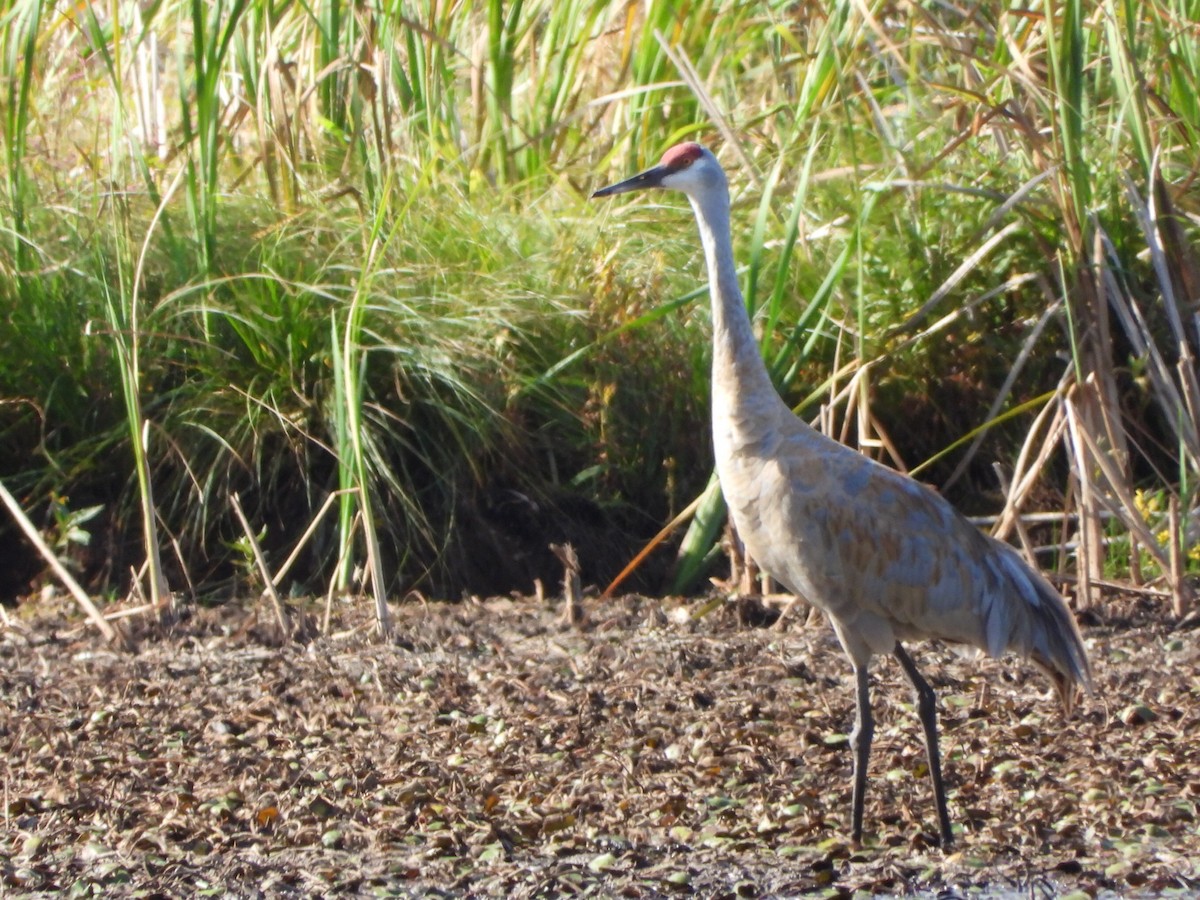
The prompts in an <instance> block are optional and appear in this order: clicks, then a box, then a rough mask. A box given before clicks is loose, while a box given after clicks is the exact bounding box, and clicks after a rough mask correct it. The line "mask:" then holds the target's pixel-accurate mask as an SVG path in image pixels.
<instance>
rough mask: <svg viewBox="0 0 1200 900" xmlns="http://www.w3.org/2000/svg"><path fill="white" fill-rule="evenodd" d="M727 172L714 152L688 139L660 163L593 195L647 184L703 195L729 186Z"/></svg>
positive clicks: (647, 186) (603, 194) (631, 189)
mask: <svg viewBox="0 0 1200 900" xmlns="http://www.w3.org/2000/svg"><path fill="white" fill-rule="evenodd" d="M725 183H726V182H725V172H724V171H723V170H722V169H721V164H720V163H719V162H717V158H716V157H715V156H713V155H712V152H711V151H710V150H708V149H707V148H705V147H701V146H700V145H699V144H696V143H693V142H691V141H688V142H687V143H684V144H676V145H675V146H674V147H672V148H671V149H670V150H668V151H667V152H666V153H664V154H663V156H662V159H661V160H659V163H658V165H657V166H655V167H654V168H653V169H647V170H646V171H645V172H642V173H641V174H640V175H634V176H633V177H632V178H627V179H626V180H625V181H622V182H619V183H617V184H613V185H609V186H608V187H606V188H601V189H600V190H598V191H596V192H595V193H594V194H592V196H593V197H608V196H611V195H612V194H624V193H626V192H628V191H641V190H645V189H647V188H667V189H668V190H674V191H683V192H684V193H685V194H687V195H688V196H689V197H699V196H701V195H703V194H706V193H708V192H709V191H712V190H716V189H718V188H722V187H725Z"/></svg>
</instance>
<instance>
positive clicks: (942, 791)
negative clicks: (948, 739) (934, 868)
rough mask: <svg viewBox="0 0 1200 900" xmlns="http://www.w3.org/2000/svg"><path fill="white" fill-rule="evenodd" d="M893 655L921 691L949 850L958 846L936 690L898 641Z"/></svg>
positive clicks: (919, 706)
mask: <svg viewBox="0 0 1200 900" xmlns="http://www.w3.org/2000/svg"><path fill="white" fill-rule="evenodd" d="M892 654H893V655H894V656H895V657H896V661H897V662H899V663H900V668H902V669H903V670H904V674H905V675H906V676H908V680H909V682H910V683H911V684H912V686H913V690H915V691H916V692H917V715H919V716H920V717H921V725H922V727H923V728H924V729H925V755H926V757H927V758H928V759H929V777H930V778H932V779H933V800H934V802H935V803H936V804H937V814H938V825H939V827H940V828H941V830H942V846H943V847H949V846H950V845H951V844H953V843H954V835H953V833H952V832H951V831H950V814H949V813H948V812H947V811H946V787H945V785H944V784H942V758H941V754H940V753H939V752H938V733H937V698H936V697H935V696H934V693H933V688H931V687H930V686H929V682H927V681H926V680H925V679H924V678H922V677H921V673H920V672H918V671H917V667H916V665H914V664H913V661H912V658H911V657H910V656H909V655H908V654H907V653H905V652H904V648H903V647H901V646H900V642H899V641H897V642H896V649H895V650H893V651H892Z"/></svg>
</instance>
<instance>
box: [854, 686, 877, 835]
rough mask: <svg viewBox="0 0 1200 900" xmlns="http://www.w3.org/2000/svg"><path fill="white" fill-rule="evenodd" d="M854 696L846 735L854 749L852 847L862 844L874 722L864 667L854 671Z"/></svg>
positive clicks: (869, 688) (869, 690)
mask: <svg viewBox="0 0 1200 900" xmlns="http://www.w3.org/2000/svg"><path fill="white" fill-rule="evenodd" d="M854 678H855V683H856V685H857V692H856V694H855V704H854V731H853V732H851V734H850V746H851V747H852V748H853V749H854V793H853V798H852V799H853V803H854V808H853V810H852V812H851V816H850V836H851V837H852V838H853V839H854V842H855V843H860V842H861V841H862V827H863V800H864V797H865V795H866V793H867V760H868V759H870V757H871V738H872V737H873V736H874V734H875V722H874V720H873V719H872V718H871V682H870V678H869V676H868V675H867V667H866V666H862V667H860V668H856V669H855V670H854Z"/></svg>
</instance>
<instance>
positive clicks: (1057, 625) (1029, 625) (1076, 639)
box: [988, 544, 1092, 715]
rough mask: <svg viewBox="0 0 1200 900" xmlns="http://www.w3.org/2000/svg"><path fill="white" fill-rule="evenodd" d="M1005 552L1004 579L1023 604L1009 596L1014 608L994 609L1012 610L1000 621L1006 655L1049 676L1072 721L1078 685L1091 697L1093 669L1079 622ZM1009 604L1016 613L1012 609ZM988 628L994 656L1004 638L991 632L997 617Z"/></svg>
mask: <svg viewBox="0 0 1200 900" xmlns="http://www.w3.org/2000/svg"><path fill="white" fill-rule="evenodd" d="M1001 546H1002V547H1003V551H1004V552H1003V553H1002V554H1001V558H1000V559H1001V564H1002V566H1003V569H1004V573H1005V575H1007V576H1008V578H1007V580H1008V583H1009V585H1010V586H1011V587H1012V588H1014V589H1015V592H1016V595H1017V597H1019V601H1018V602H1016V603H1015V604H1013V603H1012V601H1013V600H1014V599H1016V598H1013V596H1012V593H1011V592H1010V593H1009V594H1008V598H1007V599H1008V600H1009V603H1007V604H1006V603H1000V604H993V606H994V607H995V606H1009V607H1010V608H1009V609H1008V610H1007V611H1006V613H1005V614H1003V615H1001V616H999V618H1000V619H1002V620H1005V624H1007V625H1008V628H1007V629H1006V630H1007V631H1008V634H1007V642H1006V643H1007V647H1006V649H1009V650H1013V651H1015V652H1017V653H1020V654H1021V655H1022V656H1024V657H1025V658H1026V659H1029V660H1030V661H1031V662H1032V663H1033V664H1034V665H1035V666H1037V667H1038V668H1039V669H1041V670H1042V671H1043V672H1045V673H1046V675H1047V676H1048V677H1049V678H1050V681H1051V682H1052V683H1053V684H1054V687H1055V689H1056V690H1057V691H1058V696H1059V698H1060V699H1061V700H1062V703H1063V708H1064V710H1066V712H1067V714H1068V715H1069V714H1070V712H1071V709H1072V707H1073V706H1074V701H1075V687H1076V685H1078V686H1080V687H1082V688H1083V689H1084V691H1086V692H1087V693H1089V694H1090V693H1092V669H1091V666H1090V665H1089V663H1088V658H1087V650H1086V649H1085V648H1084V646H1083V637H1082V636H1081V635H1080V633H1079V626H1078V625H1076V624H1075V617H1074V616H1073V615H1072V614H1071V610H1070V609H1069V608H1068V607H1067V604H1066V602H1065V601H1064V600H1063V598H1062V597H1061V596H1060V595H1059V593H1058V591H1056V590H1054V588H1053V587H1051V585H1050V583H1049V582H1048V581H1046V579H1045V578H1043V577H1042V576H1041V575H1040V574H1038V573H1037V572H1035V571H1034V570H1033V569H1031V568H1029V566H1027V565H1025V563H1024V561H1023V560H1022V559H1021V558H1020V557H1019V556H1018V555H1017V553H1016V551H1015V550H1013V549H1012V548H1011V547H1009V546H1008V545H1006V544H1004V545H1001ZM1010 604H1011V605H1012V606H1015V607H1017V609H1012V608H1011V606H1010ZM992 612H994V610H993V611H992ZM995 624H1000V623H999V622H996V623H995ZM988 625H989V627H988V631H989V633H988V646H989V650H990V649H991V647H992V646H993V642H994V641H996V640H997V639H1000V640H1003V638H1001V636H1000V635H999V634H996V633H995V630H994V629H993V628H992V625H993V616H992V615H989V616H988Z"/></svg>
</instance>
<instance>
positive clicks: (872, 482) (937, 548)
mask: <svg viewBox="0 0 1200 900" xmlns="http://www.w3.org/2000/svg"><path fill="white" fill-rule="evenodd" d="M655 187H657V188H667V189H675V190H679V191H682V192H683V193H684V194H686V195H687V197H688V200H689V201H691V204H692V208H693V210H694V212H695V214H696V222H697V225H698V226H699V230H700V240H701V243H702V244H703V246H704V255H705V260H706V262H707V266H708V276H709V286H710V291H711V295H712V320H713V322H712V327H713V359H712V418H713V448H714V451H715V455H716V461H717V473H718V476H719V478H720V481H721V488H722V491H723V492H724V495H725V500H726V502H727V504H728V506H729V511H730V515H731V516H732V517H733V521H734V524H735V525H736V526H737V531H738V535H739V536H740V537H741V539H742V542H743V543H744V544H745V546H746V549H747V551H748V552H749V553H750V555H751V556H752V557H753V558H754V559H755V560H756V561H757V562H758V563H759V565H760V566H761V567H762V568H763V570H764V571H766V572H768V573H770V574H771V575H772V576H773V577H774V578H775V579H777V580H778V581H779V582H780V583H782V584H783V585H785V586H786V587H787V588H788V589H789V590H791V591H792V592H794V593H796V594H798V595H800V596H801V597H803V598H804V599H805V600H807V601H808V602H809V603H812V604H813V605H814V606H816V607H818V608H820V609H821V610H823V611H824V612H825V613H826V615H827V616H828V617H829V619H830V621H831V622H832V623H833V627H834V630H835V631H836V632H837V636H838V639H839V640H840V641H841V644H842V647H843V648H844V649H845V651H846V655H847V656H848V657H849V658H850V662H851V663H852V665H853V666H854V671H855V679H856V688H857V690H856V710H857V715H856V721H855V728H854V732H853V733H852V735H851V744H852V746H853V748H854V751H855V756H854V783H853V797H852V803H853V808H852V813H851V821H852V825H851V828H852V836H853V838H854V840H855V841H859V840H861V836H862V817H863V797H864V794H865V790H866V770H867V761H868V758H869V755H870V746H871V737H872V733H873V720H872V717H871V710H870V702H869V697H868V692H869V682H868V674H867V673H868V666H869V664H870V661H871V657H872V656H874V655H875V654H877V653H888V654H891V655H892V656H894V657H895V658H896V660H897V661H898V662H899V664H900V666H901V668H902V670H903V671H904V673H905V675H906V676H907V677H908V679H909V681H910V682H911V683H912V685H913V687H914V689H915V690H916V694H917V707H918V713H919V715H920V718H921V722H922V726H923V728H924V732H925V742H926V751H927V753H928V759H929V768H930V774H931V776H932V780H933V787H934V797H935V802H936V804H937V811H938V823H939V830H940V832H941V838H942V844H943V846H948V845H949V844H950V843H951V842H952V839H953V836H952V832H951V827H950V819H949V814H948V812H947V809H946V800H945V789H944V786H943V783H942V777H941V761H940V756H939V753H938V746H937V725H936V712H935V698H934V695H933V691H932V689H931V688H930V687H929V685H928V684H927V683H926V682H925V680H924V679H923V678H922V677H921V675H920V673H919V672H918V671H917V669H916V666H915V665H914V664H913V662H912V660H911V659H910V658H909V656H908V654H907V653H906V652H905V650H904V648H903V646H902V644H901V642H902V641H907V640H916V639H929V638H936V639H939V640H942V641H946V642H949V643H954V644H968V645H971V646H974V647H977V648H979V649H981V650H983V651H984V652H986V653H988V654H989V655H991V656H1001V655H1003V654H1004V653H1005V652H1006V651H1011V652H1014V653H1017V654H1019V655H1020V656H1022V657H1024V658H1026V659H1029V660H1031V661H1033V663H1034V664H1035V665H1037V666H1038V667H1039V668H1040V669H1042V670H1043V671H1045V672H1046V673H1047V674H1048V675H1049V676H1050V678H1051V680H1052V681H1053V682H1054V684H1055V687H1056V688H1057V690H1058V692H1059V695H1060V697H1061V698H1062V700H1063V703H1064V705H1065V706H1066V707H1067V709H1068V710H1069V709H1070V705H1071V700H1072V698H1073V696H1074V692H1075V686H1076V685H1082V686H1083V687H1085V688H1086V689H1088V690H1090V686H1091V677H1090V670H1089V667H1088V660H1087V654H1086V651H1085V650H1084V646H1083V641H1082V639H1081V637H1080V634H1079V630H1078V628H1077V627H1076V625H1075V621H1074V619H1073V617H1072V616H1071V612H1070V610H1069V609H1068V608H1067V606H1066V604H1065V603H1064V602H1063V600H1062V598H1061V597H1060V596H1059V594H1058V592H1057V591H1055V590H1054V589H1053V588H1052V587H1051V586H1050V584H1049V583H1048V582H1047V581H1046V580H1045V578H1043V577H1042V576H1041V575H1040V574H1039V573H1038V572H1036V571H1035V570H1034V569H1032V568H1030V567H1029V566H1028V565H1027V564H1026V563H1025V562H1024V560H1022V559H1021V557H1020V556H1018V555H1017V553H1016V551H1015V550H1013V549H1012V548H1011V547H1009V546H1008V545H1007V544H1004V543H1001V542H1000V541H997V540H995V539H993V538H991V537H989V536H987V535H984V534H983V533H981V532H980V531H979V530H978V529H977V528H975V527H974V526H973V525H971V524H970V523H969V522H967V520H966V519H964V518H963V517H962V516H961V515H959V513H958V512H957V511H955V510H954V508H953V507H951V506H950V504H949V503H947V502H946V501H945V500H944V499H942V497H940V496H939V495H937V494H936V493H934V492H933V491H931V490H929V489H928V488H926V487H924V486H923V485H920V484H918V483H917V482H915V481H913V480H912V479H911V478H908V477H907V476H904V475H901V474H899V473H898V472H895V471H893V470H892V469H889V468H887V467H886V466H883V465H880V464H879V463H876V462H874V461H873V460H870V459H868V458H867V457H865V456H863V455H862V454H860V453H857V452H855V451H854V450H851V449H850V448H848V447H845V446H843V445H842V444H839V443H837V442H836V441H833V440H831V439H830V438H828V437H826V436H824V435H822V434H821V433H819V432H817V431H816V430H815V429H813V428H811V427H810V426H809V425H808V424H807V423H805V422H804V421H802V420H801V419H799V418H797V417H796V416H795V415H794V414H793V413H792V411H791V410H790V409H789V408H788V407H787V405H786V404H785V403H784V402H783V400H782V399H781V398H780V397H779V395H778V393H777V392H776V391H775V388H774V386H773V385H772V384H771V381H770V378H769V376H768V375H767V370H766V366H765V365H764V363H763V360H762V356H761V354H760V352H759V349H758V344H757V342H756V341H755V339H754V334H753V331H752V329H751V325H750V319H749V316H748V315H747V313H746V307H745V303H744V301H743V299H742V294H741V290H740V289H739V287H738V281H737V272H736V267H735V265H734V260H733V249H732V242H731V239H730V228H729V188H728V184H727V182H726V178H725V173H724V171H723V170H722V168H721V166H720V164H719V163H718V162H717V159H716V157H715V156H713V155H712V153H711V152H709V151H708V150H707V149H705V148H704V147H701V146H700V145H699V144H695V143H686V144H679V145H677V146H675V147H672V148H671V149H670V150H668V151H667V152H666V154H664V156H663V158H662V161H661V162H660V164H659V165H658V166H655V167H654V168H652V169H649V170H647V171H646V172H643V173H642V174H640V175H636V176H634V177H633V178H630V179H628V180H626V181H623V182H621V183H619V184H616V185H613V186H611V187H608V188H604V189H602V190H600V191H597V192H596V193H595V195H594V196H597V197H601V196H608V195H611V194H618V193H624V192H627V191H633V190H641V189H645V188H655Z"/></svg>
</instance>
